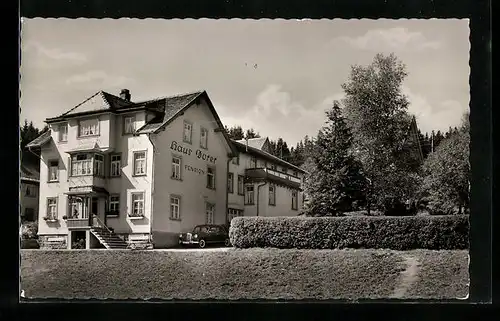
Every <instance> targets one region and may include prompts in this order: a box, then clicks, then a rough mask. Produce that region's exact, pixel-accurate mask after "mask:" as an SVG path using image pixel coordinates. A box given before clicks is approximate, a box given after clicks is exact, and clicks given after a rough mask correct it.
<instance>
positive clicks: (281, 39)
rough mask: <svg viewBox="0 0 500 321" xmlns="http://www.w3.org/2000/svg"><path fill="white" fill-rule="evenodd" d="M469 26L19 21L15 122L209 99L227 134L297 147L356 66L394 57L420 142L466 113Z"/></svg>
mask: <svg viewBox="0 0 500 321" xmlns="http://www.w3.org/2000/svg"><path fill="white" fill-rule="evenodd" d="M469 50H470V45H469V21H468V20H467V19H463V20H459V19H446V20H444V19H442V20H438V19H431V20H416V19H415V20H408V19H401V20H387V19H378V20H368V19H361V20H354V19H353V20H341V19H335V20H328V19H321V20H282V19H277V20H270V19H263V20H241V19H229V20H227V19H225V20H222V19H220V20H209V19H200V20H194V19H183V20H181V19H173V20H162V19H83V18H79V19H61V18H57V19H41V18H36V19H25V18H23V19H22V23H21V66H20V73H21V80H20V92H21V94H20V95H21V96H20V105H21V106H20V107H21V113H20V121H21V123H22V122H24V119H27V120H28V121H33V123H34V124H35V126H37V127H40V128H41V127H43V126H44V120H45V119H46V118H48V117H54V116H57V115H60V114H62V113H63V112H65V111H67V110H69V109H71V108H72V107H74V106H76V105H77V104H79V103H80V102H82V101H84V100H85V99H86V98H88V97H90V96H91V95H93V94H95V93H96V92H97V91H99V90H103V91H106V92H109V93H112V94H115V95H119V93H120V90H121V89H123V88H127V89H129V90H130V93H131V96H132V98H131V99H132V101H140V100H146V99H152V98H155V97H160V96H167V95H176V94H180V93H186V92H193V91H198V90H206V91H207V93H208V95H209V97H210V99H211V100H212V102H213V104H214V106H215V108H216V110H217V113H218V114H219V116H220V118H221V120H222V122H223V123H224V125H227V126H229V127H230V126H233V125H241V126H242V127H243V128H244V129H247V128H254V129H255V130H256V131H257V132H259V133H260V134H261V136H268V137H269V138H270V139H277V138H278V137H282V138H283V139H284V140H285V141H287V142H288V144H289V145H295V144H296V143H297V142H298V141H299V140H301V139H302V138H303V137H304V136H305V135H309V136H315V135H316V134H317V132H318V130H319V129H320V128H321V127H322V126H323V125H324V122H325V111H326V110H327V109H328V108H329V107H331V105H332V102H333V100H335V99H341V98H342V97H343V92H342V88H341V84H342V83H343V82H345V81H346V80H347V78H348V76H349V72H350V68H351V65H368V64H370V63H371V62H372V60H373V57H374V56H375V54H376V53H379V52H380V53H385V54H389V53H394V54H395V55H396V56H397V57H398V58H399V59H400V60H401V61H402V62H403V63H404V64H405V65H406V67H407V71H408V77H407V79H406V80H405V82H404V84H403V88H402V89H403V92H404V93H405V94H406V95H407V97H408V99H409V101H410V106H409V112H410V113H412V114H414V115H415V116H416V117H417V123H418V126H419V128H420V129H421V131H422V132H430V131H431V130H442V131H443V130H444V131H446V130H447V129H448V128H449V126H458V125H459V124H460V120H461V117H462V114H463V113H464V112H465V111H467V110H468V109H469V71H470V69H469Z"/></svg>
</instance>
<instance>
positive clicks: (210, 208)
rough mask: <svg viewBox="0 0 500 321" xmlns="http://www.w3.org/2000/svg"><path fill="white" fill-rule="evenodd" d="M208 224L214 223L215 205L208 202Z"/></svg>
mask: <svg viewBox="0 0 500 321" xmlns="http://www.w3.org/2000/svg"><path fill="white" fill-rule="evenodd" d="M205 213H206V224H214V213H215V205H214V204H211V203H206V212H205Z"/></svg>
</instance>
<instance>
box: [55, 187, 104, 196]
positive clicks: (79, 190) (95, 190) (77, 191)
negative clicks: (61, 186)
mask: <svg viewBox="0 0 500 321" xmlns="http://www.w3.org/2000/svg"><path fill="white" fill-rule="evenodd" d="M64 194H66V195H69V196H71V195H73V196H76V195H109V192H108V191H107V190H106V189H105V188H104V187H99V186H82V187H70V188H69V191H68V192H65V193H64Z"/></svg>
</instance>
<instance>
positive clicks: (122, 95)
mask: <svg viewBox="0 0 500 321" xmlns="http://www.w3.org/2000/svg"><path fill="white" fill-rule="evenodd" d="M120 98H121V99H124V100H126V101H130V91H129V90H128V89H122V91H121V92H120Z"/></svg>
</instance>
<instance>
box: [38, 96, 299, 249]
mask: <svg viewBox="0 0 500 321" xmlns="http://www.w3.org/2000/svg"><path fill="white" fill-rule="evenodd" d="M46 123H47V124H48V125H49V127H50V130H49V131H48V132H46V133H44V134H42V135H41V136H39V137H38V138H36V139H35V140H34V141H33V142H31V143H30V144H28V148H30V149H33V148H40V149H41V151H40V155H41V157H40V191H39V208H40V215H39V229H38V233H39V239H40V241H41V247H42V248H72V246H74V245H75V244H77V243H78V242H80V245H81V246H84V247H85V248H93V247H100V246H105V247H107V248H113V247H126V246H127V244H128V245H131V244H134V245H138V244H142V245H143V246H144V247H146V248H152V247H154V248H161V247H168V246H173V245H176V244H177V241H178V235H179V233H180V232H186V231H190V230H191V229H192V228H193V227H194V226H195V225H198V224H205V223H214V224H227V223H228V222H230V220H231V219H232V218H233V217H234V216H239V215H244V216H256V215H260V216H291V215H297V214H298V211H299V209H300V208H301V207H302V191H301V184H302V180H303V175H304V171H302V170H301V169H300V168H298V167H296V166H294V165H292V164H290V163H287V162H285V161H283V160H281V159H279V158H277V157H274V156H272V155H271V154H269V153H268V151H267V148H268V145H269V141H268V140H267V139H265V138H264V139H253V140H248V141H232V140H230V139H229V137H228V136H227V133H226V132H225V130H224V126H223V124H222V123H221V121H220V119H219V117H218V115H217V112H216V111H215V108H214V106H213V104H212V102H211V101H210V98H209V97H208V95H207V93H206V92H205V91H201V92H195V93H189V94H183V95H177V96H171V97H163V98H157V99H153V100H149V101H143V102H132V101H131V99H130V92H129V91H128V90H126V89H124V90H122V92H121V94H120V97H118V96H114V95H111V94H109V93H106V92H103V91H100V92H98V93H96V94H95V95H93V96H92V97H90V98H88V99H86V100H85V101H84V102H82V103H81V104H79V105H77V106H76V107H74V108H72V109H70V110H69V111H67V112H66V113H64V114H62V115H60V116H57V117H52V118H47V119H46Z"/></svg>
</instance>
